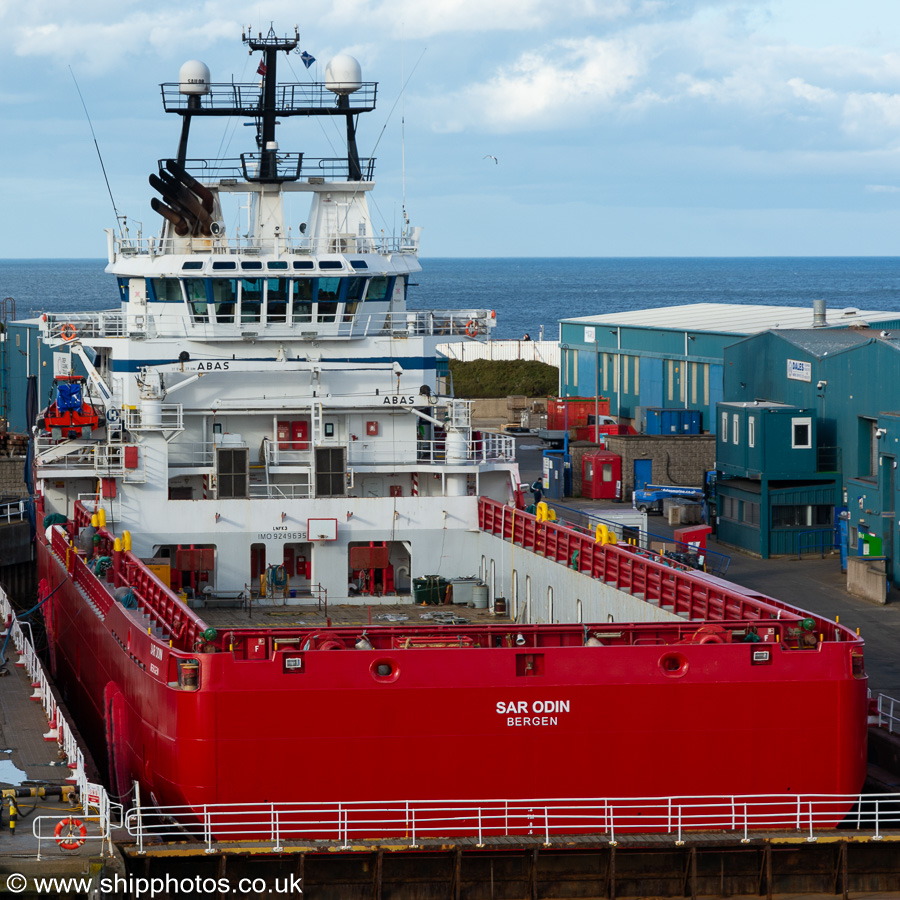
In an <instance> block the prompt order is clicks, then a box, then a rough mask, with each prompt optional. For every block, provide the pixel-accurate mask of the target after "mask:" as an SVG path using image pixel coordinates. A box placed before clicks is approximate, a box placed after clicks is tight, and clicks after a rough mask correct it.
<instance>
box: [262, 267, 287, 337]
mask: <svg viewBox="0 0 900 900" xmlns="http://www.w3.org/2000/svg"><path fill="white" fill-rule="evenodd" d="M269 265H270V266H271V265H272V264H271V263H269ZM285 265H287V264H286V263H285ZM288 286H289V282H288V281H286V280H284V279H281V278H267V279H266V318H267V320H268V321H269V322H274V323H280V322H286V321H287V304H288Z"/></svg>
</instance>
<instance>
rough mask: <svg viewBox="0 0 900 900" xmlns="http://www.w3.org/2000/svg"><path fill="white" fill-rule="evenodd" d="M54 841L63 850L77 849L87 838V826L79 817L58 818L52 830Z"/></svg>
mask: <svg viewBox="0 0 900 900" xmlns="http://www.w3.org/2000/svg"><path fill="white" fill-rule="evenodd" d="M53 836H54V837H55V838H56V843H57V844H59V846H60V847H62V848H63V850H77V849H78V848H79V847H80V846H81V845H82V844H83V843H84V842H85V840H86V839H87V828H85V827H84V822H82V821H81V819H76V818H74V817H73V818H70V819H60V821H59V822H58V823H57V825H56V828H55V829H54V831H53Z"/></svg>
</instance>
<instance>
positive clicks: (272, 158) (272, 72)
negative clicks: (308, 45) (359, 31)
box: [241, 28, 359, 182]
mask: <svg viewBox="0 0 900 900" xmlns="http://www.w3.org/2000/svg"><path fill="white" fill-rule="evenodd" d="M241 39H242V40H243V42H244V43H245V44H247V46H248V47H249V48H250V53H251V54H252V53H253V52H254V51H256V50H259V51H261V52H262V53H263V60H262V62H261V63H260V66H259V69H258V70H257V71H258V73H259V74H260V75H262V78H263V93H262V97H261V98H260V103H261V106H262V109H261V112H262V130H261V133H260V134H259V135H258V136H257V141H258V142H259V154H260V159H259V163H260V165H259V180H260V181H263V182H267V181H278V180H279V179H278V162H277V160H276V154H277V152H278V144H277V143H276V142H275V124H276V122H275V116H276V111H275V107H276V102H275V101H276V91H277V88H278V76H277V61H278V53H279V51H284V52H285V53H290V52H291V51H292V50H294V49H296V47H297V43H298V42H299V40H300V33H299V31H298V30H297V29H295V30H294V37H292V38H279V37H277V36H276V35H275V32H274V31H273V30H272V28H269V33H268V34H267V35H266V36H265V37H263V36H262V32H260V33H259V34H258V35H257V37H256V38H253V37H250V36H248V35H246V34H244V35H241ZM358 167H359V165H358V164H357V168H358Z"/></svg>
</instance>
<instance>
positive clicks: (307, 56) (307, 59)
mask: <svg viewBox="0 0 900 900" xmlns="http://www.w3.org/2000/svg"><path fill="white" fill-rule="evenodd" d="M300 59H301V60H303V65H304V66H306V68H307V69H308V68H309V67H310V66H311V65H312V64H313V63H314V62H315V61H316V58H315V57H314V56H313V55H312V54H311V53H310V52H309V51H308V50H304V51H303V52H302V53H301V54H300Z"/></svg>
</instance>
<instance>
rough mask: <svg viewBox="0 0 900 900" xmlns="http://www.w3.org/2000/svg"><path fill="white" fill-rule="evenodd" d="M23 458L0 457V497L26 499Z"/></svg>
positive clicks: (26, 490)
mask: <svg viewBox="0 0 900 900" xmlns="http://www.w3.org/2000/svg"><path fill="white" fill-rule="evenodd" d="M24 466H25V459H24V457H15V456H14V457H12V458H9V457H0V497H27V496H28V489H27V488H26V487H25V481H24V479H23V473H24Z"/></svg>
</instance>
